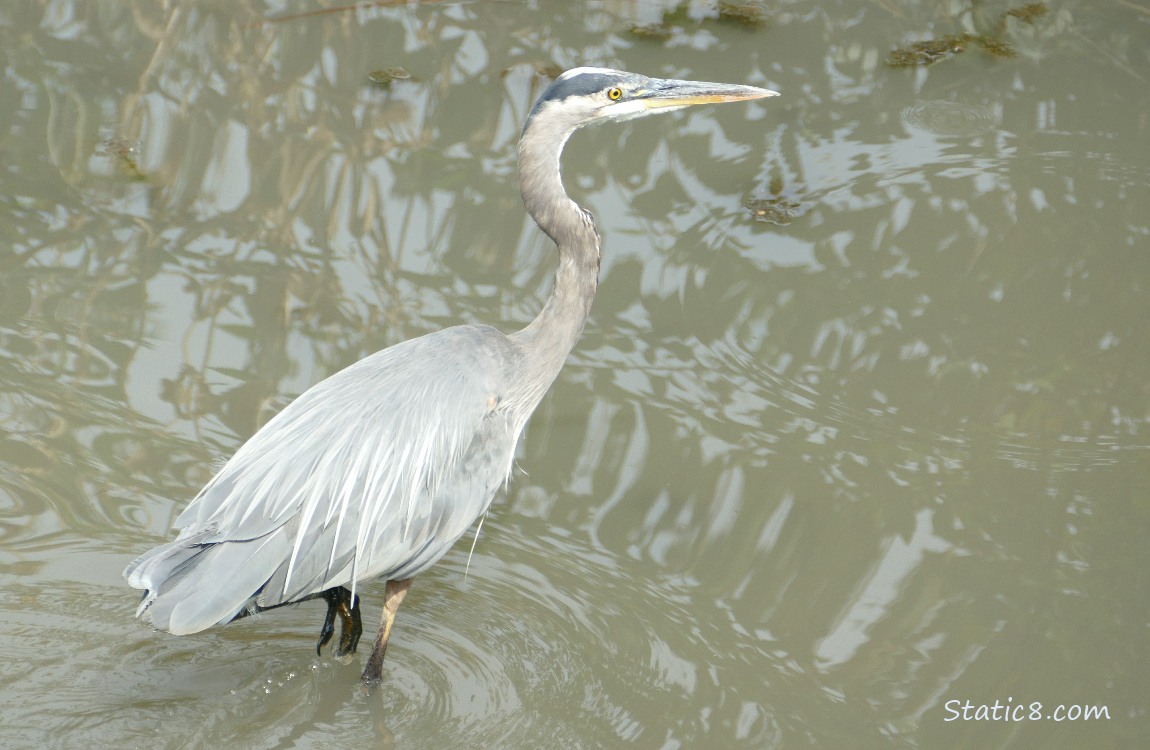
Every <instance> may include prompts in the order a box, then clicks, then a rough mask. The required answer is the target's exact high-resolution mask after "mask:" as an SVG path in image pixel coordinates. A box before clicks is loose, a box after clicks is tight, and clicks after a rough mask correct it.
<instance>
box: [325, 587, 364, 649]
mask: <svg viewBox="0 0 1150 750" xmlns="http://www.w3.org/2000/svg"><path fill="white" fill-rule="evenodd" d="M320 596H321V597H323V599H324V601H326V602H327V615H325V616H324V618H323V626H322V627H321V628H320V629H319V643H317V644H316V647H315V653H316V655H317V656H318V655H319V654H320V651H321V649H323V647H324V646H326V645H327V642H328V641H330V640H331V636H332V634H333V633H335V616H336V615H339V621H340V632H339V648H337V649H336V652H335V655H336V656H347V655H348V654H354V653H355V648H356V646H358V645H359V637H360V636H361V635H363V622H362V621H361V620H360V618H359V597H358V596H357V597H355V599H354V601H353V600H352V596H351V592H350V591H348V590H347V589H345V588H344V587H343V586H337V587H336V588H333V589H328V590H326V591H324V592H322V593H321V594H320ZM349 604H350V606H349Z"/></svg>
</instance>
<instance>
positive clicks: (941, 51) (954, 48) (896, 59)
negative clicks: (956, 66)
mask: <svg viewBox="0 0 1150 750" xmlns="http://www.w3.org/2000/svg"><path fill="white" fill-rule="evenodd" d="M974 40H975V37H974V35H973V34H948V35H947V36H944V37H942V38H941V39H927V40H925V41H922V42H915V43H914V44H909V45H907V46H906V47H900V48H899V49H896V50H894V51H892V52H891V53H890V55H888V56H887V59H886V64H887V65H889V66H891V67H892V68H910V67H914V66H916V65H932V64H934V63H936V62H938V61H939V60H946V59H948V58H951V57H954V56H955V55H957V54H959V53H961V52H966V48H967V47H968V46H970V43H971V42H972V41H974Z"/></svg>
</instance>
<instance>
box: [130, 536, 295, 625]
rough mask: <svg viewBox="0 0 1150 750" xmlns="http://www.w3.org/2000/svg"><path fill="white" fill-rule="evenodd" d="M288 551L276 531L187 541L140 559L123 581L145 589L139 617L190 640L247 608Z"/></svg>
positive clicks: (137, 613)
mask: <svg viewBox="0 0 1150 750" xmlns="http://www.w3.org/2000/svg"><path fill="white" fill-rule="evenodd" d="M289 550H290V547H289V544H288V542H287V540H286V539H285V538H284V534H283V533H282V531H281V530H279V529H277V530H276V531H273V532H271V533H270V534H267V535H265V536H262V537H259V538H257V539H250V540H245V541H228V542H220V543H208V544H200V543H198V542H197V539H196V537H189V538H187V539H178V540H176V541H174V542H171V543H170V544H167V545H164V546H162V547H158V548H157V549H154V550H152V551H151V552H148V553H146V554H144V555H142V556H141V557H139V558H138V559H136V560H135V561H133V562H132V564H131V565H129V566H128V567H127V569H126V570H125V571H124V576H125V577H126V578H127V579H128V582H129V583H130V584H131V585H132V586H134V587H136V588H141V589H146V590H145V592H144V598H143V601H142V602H141V603H140V608H139V609H138V610H137V611H136V616H137V617H140V616H141V615H142V616H143V617H144V619H145V620H148V621H149V622H151V624H152V625H154V626H155V627H157V628H160V629H161V630H167V631H168V632H170V633H173V634H175V635H188V634H190V633H198V632H199V631H201V630H204V629H206V628H209V627H211V626H212V625H217V624H223V623H226V622H229V621H230V620H232V619H233V618H234V617H235V616H236V615H238V614H239V613H241V612H242V611H244V610H245V609H247V608H248V607H249V606H250V605H251V604H252V603H253V602H254V600H255V599H256V597H257V596H258V595H259V593H260V591H261V589H262V588H263V586H264V584H266V583H267V581H268V579H269V578H271V577H272V576H273V575H274V574H275V572H276V569H277V568H278V567H279V566H280V565H281V564H282V562H283V560H284V559H286V555H287V552H288V551H289ZM193 573H194V575H193Z"/></svg>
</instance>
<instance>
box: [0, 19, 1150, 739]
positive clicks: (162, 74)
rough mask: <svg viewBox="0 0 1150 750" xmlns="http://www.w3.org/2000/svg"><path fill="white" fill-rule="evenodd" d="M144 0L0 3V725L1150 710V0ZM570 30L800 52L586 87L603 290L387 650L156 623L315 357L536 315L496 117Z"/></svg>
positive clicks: (386, 731)
mask: <svg viewBox="0 0 1150 750" xmlns="http://www.w3.org/2000/svg"><path fill="white" fill-rule="evenodd" d="M161 5H162V4H159V3H151V2H103V3H100V2H92V3H80V2H63V1H62V2H47V1H46V2H41V3H10V4H9V7H6V8H5V9H3V10H0V50H2V53H0V54H2V55H3V58H4V69H5V73H4V76H3V78H2V79H0V102H2V104H0V121H2V122H0V165H2V169H0V429H2V432H0V580H2V581H3V587H2V589H0V630H2V632H3V633H4V637H3V639H0V745H2V746H4V747H148V748H152V747H172V748H176V747H181V748H182V747H223V746H229V747H305V748H313V747H314V748H319V747H332V746H333V745H336V746H339V747H389V746H395V747H435V748H443V747H463V746H467V747H523V748H534V747H612V746H619V745H623V744H629V745H633V746H636V747H650V748H664V747H665V748H674V747H684V748H688V747H803V746H811V747H821V748H833V747H924V748H935V747H970V748H983V747H996V746H1012V747H1027V748H1029V747H1034V748H1046V747H1134V746H1137V745H1138V744H1139V743H1140V742H1144V741H1145V738H1146V737H1147V736H1150V722H1148V720H1147V701H1148V696H1150V643H1148V640H1150V638H1148V635H1150V634H1148V627H1150V546H1148V543H1147V542H1148V536H1150V325H1148V324H1147V321H1148V320H1150V218H1148V217H1150V52H1148V51H1150V11H1148V9H1147V6H1145V5H1144V4H1141V3H1138V2H1123V3H1109V2H1085V3H1057V2H1054V3H1051V4H1050V6H1049V9H1050V12H1049V13H1048V14H1046V15H1045V16H1042V17H1040V18H1037V19H1035V20H1034V23H1033V25H1030V24H1027V23H1024V22H1022V21H1019V20H1018V19H1013V18H1012V19H1009V20H1008V21H1007V22H1006V25H1005V27H1003V30H1002V34H1001V37H1000V38H1001V39H1004V40H1006V41H1008V42H1009V43H1010V44H1012V45H1013V46H1014V48H1015V49H1016V51H1017V53H1018V54H1017V56H1016V57H1013V58H1007V59H998V58H994V57H991V56H989V55H987V54H985V53H984V52H982V51H980V50H979V49H978V48H976V47H974V46H972V47H971V49H969V50H967V51H966V52H964V53H962V54H959V55H956V56H955V57H953V58H951V59H947V60H944V61H942V62H939V63H937V64H935V65H933V66H931V67H929V68H920V69H891V68H889V67H887V66H886V65H885V64H884V59H885V58H886V55H887V54H888V53H889V52H890V51H891V50H892V49H894V48H896V47H898V46H900V45H905V44H907V43H909V42H912V41H915V40H919V39H925V38H927V37H930V36H936V37H937V36H942V35H946V34H953V33H957V32H960V31H978V32H980V33H981V32H984V31H986V30H987V29H988V28H989V29H991V30H993V29H994V28H997V27H996V23H997V20H996V19H997V18H998V17H999V16H1000V14H1001V13H1002V12H1003V11H1004V10H1005V9H1006V7H1007V5H1006V4H1005V3H1001V4H995V3H990V2H985V3H980V4H979V5H978V6H977V8H976V9H975V12H974V13H972V12H971V11H970V9H969V7H968V6H966V5H965V4H963V3H960V2H953V3H941V4H940V3H934V2H921V3H917V4H910V5H908V4H904V3H873V4H858V3H850V2H817V3H816V2H795V3H770V4H767V5H765V6H764V7H765V8H766V11H767V19H768V23H767V24H766V25H765V26H761V27H757V28H749V27H746V26H744V25H741V24H739V23H737V22H732V21H724V20H720V19H718V18H716V17H715V15H716V14H715V12H714V10H713V8H712V7H710V6H709V5H707V4H705V3H697V4H691V5H690V6H689V8H686V7H685V8H683V9H680V10H679V11H678V12H676V13H671V12H670V10H669V9H670V6H669V5H667V4H661V3H659V2H657V1H656V0H651V1H650V2H644V3H618V2H608V3H571V2H559V1H558V0H556V1H553V2H542V1H541V2H535V3H525V2H472V3H427V4H422V5H419V4H415V5H407V4H403V5H402V7H396V8H388V7H365V8H359V9H357V10H338V11H333V12H329V13H323V14H315V15H306V16H293V15H291V14H296V13H301V12H304V11H310V10H314V9H315V7H316V6H313V5H309V4H304V3H287V4H267V5H263V4H258V3H246V4H245V3H235V4H231V3H195V2H181V3H172V4H170V7H168V8H167V9H163V8H162V7H160V6H161ZM664 11H668V12H667V14H666V17H664ZM660 20H665V21H666V22H667V23H668V24H669V25H670V26H671V27H672V31H671V34H670V36H669V37H667V38H657V37H640V36H636V35H633V34H631V33H629V32H628V28H629V26H630V24H632V23H642V24H648V23H654V22H658V21H660ZM577 64H606V65H612V66H616V67H624V68H627V69H632V70H636V71H640V72H645V73H649V74H653V75H673V76H676V77H694V78H701V79H710V80H725V81H732V82H746V83H753V84H760V85H766V86H770V87H771V88H775V89H777V90H779V91H780V92H782V94H783V96H782V97H780V98H778V99H773V100H770V101H769V102H766V103H752V104H747V105H728V106H724V107H709V108H700V109H699V110H695V111H691V112H689V113H681V114H676V115H669V116H665V117H661V118H653V119H648V120H642V121H638V122H635V123H626V124H622V125H614V126H605V127H602V128H598V129H595V130H591V131H588V132H583V133H580V134H579V135H577V136H576V138H575V140H574V141H573V143H572V144H571V146H570V148H569V150H568V154H567V157H566V159H565V165H566V173H567V183H568V186H569V188H570V190H571V192H572V193H573V194H574V195H576V196H577V197H578V199H579V200H580V201H581V202H582V203H584V204H585V205H587V206H588V207H589V208H590V209H591V210H593V211H594V212H595V214H596V216H597V217H598V220H599V224H600V227H601V229H602V231H603V233H604V236H605V248H604V261H603V271H602V287H601V291H600V295H599V297H598V299H597V300H596V303H595V309H594V314H593V318H592V322H591V324H590V325H589V327H588V331H587V333H586V335H585V336H584V339H583V341H582V342H581V343H580V345H579V346H578V348H577V349H576V351H575V353H574V355H573V356H572V358H571V360H570V361H569V363H568V365H567V368H566V369H565V370H564V371H563V374H562V375H561V377H560V379H559V382H558V383H557V384H556V386H555V388H554V389H553V390H552V392H551V394H550V395H549V396H548V398H547V399H546V400H545V401H544V403H543V405H542V407H541V408H540V411H539V412H538V413H537V415H536V416H535V418H534V419H533V421H532V422H531V424H530V425H529V427H528V431H527V435H526V439H525V441H524V445H523V446H522V450H521V456H520V458H519V461H518V467H519V469H520V470H517V471H516V473H515V477H514V480H513V482H512V485H511V487H510V489H509V491H508V493H507V495H506V497H505V498H502V499H500V500H498V501H497V503H496V505H495V506H493V509H492V512H491V513H490V515H489V517H488V518H487V520H486V522H485V524H484V526H483V528H482V531H481V533H480V536H479V539H478V543H477V545H476V546H475V551H474V555H473V556H472V557H471V558H470V563H469V562H468V553H469V548H470V545H471V539H469V538H465V539H464V540H462V541H461V542H460V544H459V546H458V548H457V549H456V550H455V551H454V552H453V553H452V554H450V555H449V556H448V557H447V558H445V560H444V561H443V563H441V564H440V565H439V566H438V567H437V568H436V569H434V571H432V572H430V573H427V574H424V575H423V576H421V577H420V578H419V579H417V581H416V583H415V586H414V588H413V589H412V593H411V595H410V596H409V597H408V599H407V602H406V603H405V605H404V608H403V610H401V613H400V620H399V624H398V626H397V628H398V629H397V632H396V634H395V637H394V638H393V641H392V647H391V649H390V650H389V653H388V661H387V664H386V668H387V676H386V681H385V683H384V685H383V686H382V688H381V689H380V690H379V691H377V692H376V693H374V694H372V695H367V696H365V695H364V694H362V693H361V692H360V691H359V690H358V689H357V679H358V676H359V672H360V669H361V662H359V661H357V662H355V663H353V664H349V665H345V664H340V663H339V662H337V661H335V660H333V659H332V658H331V657H329V656H327V655H325V656H324V657H322V658H317V657H316V656H315V653H314V642H315V636H316V632H317V628H318V626H319V623H320V619H321V617H322V605H321V604H318V603H311V604H307V605H303V606H300V607H297V608H292V609H290V610H286V611H278V612H274V613H269V614H268V615H266V616H263V617H260V618H257V619H254V620H252V621H249V622H243V623H238V624H235V625H231V626H228V627H225V628H218V629H214V630H211V631H208V632H206V633H202V634H199V635H195V636H188V637H183V638H178V637H174V636H170V635H167V634H163V633H156V632H152V631H151V630H149V629H148V628H147V627H145V626H143V625H141V624H140V623H138V622H137V621H135V620H133V618H132V615H133V612H134V610H135V606H136V592H134V591H133V590H131V589H129V588H128V587H127V586H126V584H125V583H124V582H123V580H122V579H121V578H120V571H121V570H122V569H123V567H124V565H125V564H126V563H127V562H128V561H129V560H130V559H132V558H133V557H134V556H135V555H137V554H139V553H140V552H142V551H143V550H145V549H147V548H149V547H150V546H153V545H155V544H157V543H159V542H160V541H162V540H164V539H165V538H166V537H167V536H168V535H169V533H170V527H171V523H172V521H173V520H174V518H175V515H176V514H177V513H178V511H179V510H180V509H181V508H182V506H183V505H184V504H185V503H186V502H187V500H188V499H189V498H190V497H191V496H192V495H193V494H194V493H195V491H196V490H197V489H198V487H199V486H200V485H201V484H202V483H203V482H205V481H206V480H207V479H208V477H209V476H210V475H211V472H212V467H213V465H214V463H215V462H217V461H219V460H220V459H221V458H223V457H226V456H227V455H229V454H230V453H231V452H232V451H233V450H234V449H235V448H236V447H237V446H238V445H239V444H240V443H241V442H242V441H243V440H244V439H245V438H246V437H247V436H249V435H250V434H251V433H252V432H253V431H254V430H255V429H256V428H257V427H258V426H259V425H260V424H262V423H263V422H264V421H266V419H267V418H268V416H269V415H270V414H272V413H274V411H275V410H276V409H278V408H280V407H281V406H282V405H283V404H284V403H286V401H287V400H288V399H290V397H292V396H293V395H294V394H297V393H299V392H301V391H302V390H303V389H305V388H306V387H307V386H308V385H310V384H311V383H313V382H315V381H317V380H318V379H320V378H322V377H324V376H325V375H327V374H329V373H331V372H333V371H335V370H336V369H338V368H340V367H342V366H344V365H346V364H348V363H350V362H352V361H355V360H356V359H358V358H359V357H362V356H364V355H365V354H367V353H369V352H371V351H374V350H376V349H378V348H381V347H383V346H386V345H388V344H391V343H394V342H397V341H400V340H403V339H406V338H409V337H412V336H415V335H418V334H421V333H424V332H427V331H431V330H435V329H437V328H441V327H443V326H446V325H449V324H453V323H457V322H470V321H483V322H491V323H496V324H498V325H500V326H501V327H503V328H504V329H506V330H511V329H514V328H516V327H518V326H520V325H522V324H523V323H525V322H526V321H528V320H529V319H530V318H531V317H532V316H533V314H534V312H535V310H536V309H537V308H538V306H539V304H540V302H541V300H542V299H543V297H544V295H545V294H546V292H547V289H548V286H549V283H550V278H551V274H552V273H553V268H554V254H553V251H552V249H551V248H550V246H549V245H548V244H547V243H546V242H545V241H544V240H543V239H542V237H541V235H539V233H538V232H537V231H536V230H535V229H534V227H533V225H531V224H530V222H529V221H528V220H527V219H526V218H525V216H524V214H523V211H522V207H521V204H520V201H519V197H518V194H517V188H516V182H515V163H514V143H515V140H516V137H517V134H518V130H519V128H520V127H521V124H522V121H523V118H524V116H525V115H526V113H527V111H528V110H529V108H530V106H531V104H532V102H533V100H534V97H535V96H537V95H538V93H539V92H540V91H541V90H542V88H543V86H544V85H545V83H546V79H545V78H543V77H541V76H540V75H538V74H537V72H536V71H537V69H547V68H549V67H550V66H559V67H560V68H563V67H571V66H574V65H577ZM396 66H401V67H403V68H404V69H406V70H407V71H409V72H410V74H411V77H410V78H409V79H406V80H395V81H393V82H392V83H391V84H390V86H388V87H386V88H384V87H380V86H378V85H373V83H372V82H371V81H370V80H369V74H370V73H371V72H372V71H375V70H378V69H386V68H390V67H396ZM747 204H750V206H751V207H750V208H748V207H747ZM764 219H773V220H774V221H767V220H764ZM776 222H777V223H776ZM381 592H382V586H381V585H380V586H374V587H368V591H367V596H368V599H369V602H370V604H371V605H372V606H371V607H370V608H369V617H371V618H374V617H375V616H376V614H375V613H376V612H377V611H378V609H377V608H378V599H379V596H380V594H381ZM364 656H365V655H364V654H360V658H363V657H364ZM967 701H969V702H970V704H971V706H972V708H971V709H970V710H969V715H970V716H971V717H973V716H974V715H975V714H976V713H977V707H978V706H979V705H987V704H989V705H993V704H994V703H995V701H998V702H999V703H1000V704H1003V705H1005V706H1007V707H1008V708H1009V709H1010V711H1011V713H1012V715H1013V717H1015V718H1020V719H1021V718H1023V717H1027V718H1028V717H1029V716H1030V715H1031V710H1030V705H1031V704H1033V703H1036V702H1037V703H1040V704H1041V707H1040V708H1039V710H1038V715H1039V716H1041V717H1046V716H1051V717H1053V716H1054V715H1055V713H1056V710H1057V707H1058V706H1060V705H1064V706H1065V707H1066V708H1065V709H1063V712H1062V714H1059V715H1064V716H1070V717H1071V718H1073V716H1074V715H1075V708H1073V707H1082V706H1096V707H1105V708H1106V712H1107V715H1108V718H1093V719H1091V720H1086V719H1085V718H1084V717H1082V716H1079V718H1078V720H1076V721H1070V720H1067V721H1055V720H1054V719H1053V718H1041V719H1038V720H1018V721H1003V720H999V721H976V720H974V719H973V718H972V719H971V720H964V719H963V718H961V711H962V709H961V707H962V705H963V704H965V702H967ZM1019 705H1023V706H1026V710H1025V711H1021V712H1020V711H1018V710H1016V707H1017V706H1019ZM948 707H951V708H948ZM1079 710H1080V709H1079ZM1002 714H1003V711H1002V710H1000V711H999V713H998V715H999V716H1000V717H1001V716H1002ZM956 717H959V718H956Z"/></svg>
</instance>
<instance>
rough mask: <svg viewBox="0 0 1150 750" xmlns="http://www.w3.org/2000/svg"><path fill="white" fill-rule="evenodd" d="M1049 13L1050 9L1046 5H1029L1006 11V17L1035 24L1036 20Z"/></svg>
mask: <svg viewBox="0 0 1150 750" xmlns="http://www.w3.org/2000/svg"><path fill="white" fill-rule="evenodd" d="M1049 12H1050V8H1048V7H1047V6H1046V3H1027V4H1026V5H1023V6H1020V7H1018V8H1011V9H1010V10H1008V11H1006V15H1008V16H1014V17H1015V18H1017V19H1018V20H1019V21H1023V22H1025V23H1029V24H1033V23H1034V21H1035V20H1036V19H1039V18H1042V17H1043V16H1045V15H1046V14H1047V13H1049Z"/></svg>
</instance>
